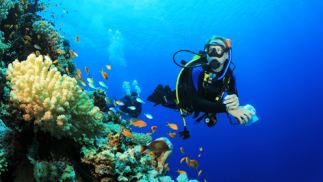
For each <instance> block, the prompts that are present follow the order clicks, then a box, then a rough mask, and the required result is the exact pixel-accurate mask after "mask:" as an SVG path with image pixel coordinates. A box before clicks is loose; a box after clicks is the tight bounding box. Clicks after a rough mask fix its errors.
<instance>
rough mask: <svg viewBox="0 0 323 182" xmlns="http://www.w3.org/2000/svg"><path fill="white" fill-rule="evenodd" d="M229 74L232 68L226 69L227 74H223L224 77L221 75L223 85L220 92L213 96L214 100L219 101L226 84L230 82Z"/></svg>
mask: <svg viewBox="0 0 323 182" xmlns="http://www.w3.org/2000/svg"><path fill="white" fill-rule="evenodd" d="M231 76H232V70H230V69H229V70H228V71H227V74H226V75H225V77H223V86H222V88H221V90H220V92H219V93H220V94H219V95H218V96H217V97H215V101H217V102H220V101H221V99H222V97H223V94H224V92H225V89H226V87H227V85H228V84H229V83H230V77H231Z"/></svg>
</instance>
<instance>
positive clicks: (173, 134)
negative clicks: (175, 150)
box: [167, 132, 176, 138]
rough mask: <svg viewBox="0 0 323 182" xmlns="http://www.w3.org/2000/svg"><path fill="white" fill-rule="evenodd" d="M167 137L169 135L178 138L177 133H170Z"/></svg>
mask: <svg viewBox="0 0 323 182" xmlns="http://www.w3.org/2000/svg"><path fill="white" fill-rule="evenodd" d="M167 135H169V136H170V137H172V138H175V137H176V133H171V132H169V133H168V134H167Z"/></svg>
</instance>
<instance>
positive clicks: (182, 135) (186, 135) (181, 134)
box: [178, 126, 190, 140]
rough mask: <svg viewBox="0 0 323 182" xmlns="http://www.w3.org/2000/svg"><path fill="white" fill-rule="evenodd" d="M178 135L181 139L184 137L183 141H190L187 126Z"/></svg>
mask: <svg viewBox="0 0 323 182" xmlns="http://www.w3.org/2000/svg"><path fill="white" fill-rule="evenodd" d="M178 133H179V137H183V140H185V139H188V138H189V137H190V132H189V131H188V130H187V128H186V126H184V131H182V132H178Z"/></svg>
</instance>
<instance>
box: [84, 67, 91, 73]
mask: <svg viewBox="0 0 323 182" xmlns="http://www.w3.org/2000/svg"><path fill="white" fill-rule="evenodd" d="M85 71H86V74H88V75H90V72H89V68H87V67H86V66H85Z"/></svg>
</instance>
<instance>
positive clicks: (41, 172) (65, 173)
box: [34, 161, 75, 182]
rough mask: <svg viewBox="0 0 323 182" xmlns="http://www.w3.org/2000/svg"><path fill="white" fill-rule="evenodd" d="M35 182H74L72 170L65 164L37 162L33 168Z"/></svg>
mask: <svg viewBox="0 0 323 182" xmlns="http://www.w3.org/2000/svg"><path fill="white" fill-rule="evenodd" d="M34 176H35V180H36V181H37V182H43V181H63V182H69V181H75V171H74V168H73V167H72V166H70V165H68V164H66V163H65V162H60V161H59V162H45V161H37V162H36V165H35V168H34Z"/></svg>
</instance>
